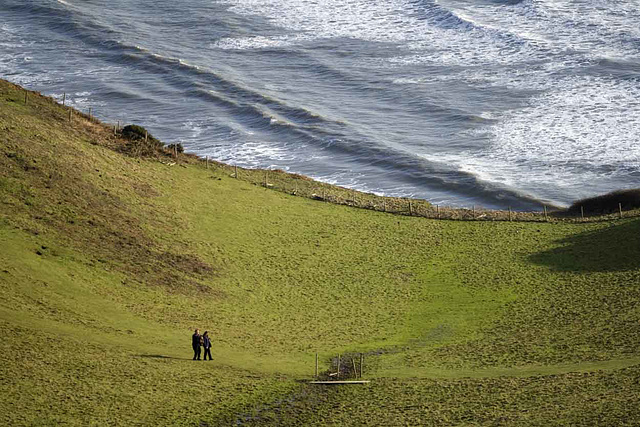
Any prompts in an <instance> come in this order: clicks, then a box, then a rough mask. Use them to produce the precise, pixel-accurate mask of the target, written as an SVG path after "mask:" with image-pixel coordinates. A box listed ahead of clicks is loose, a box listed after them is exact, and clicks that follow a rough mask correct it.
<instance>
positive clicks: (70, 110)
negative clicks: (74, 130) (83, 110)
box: [69, 108, 73, 123]
mask: <svg viewBox="0 0 640 427" xmlns="http://www.w3.org/2000/svg"><path fill="white" fill-rule="evenodd" d="M72 111H73V110H72V109H71V108H69V123H71V112H72Z"/></svg>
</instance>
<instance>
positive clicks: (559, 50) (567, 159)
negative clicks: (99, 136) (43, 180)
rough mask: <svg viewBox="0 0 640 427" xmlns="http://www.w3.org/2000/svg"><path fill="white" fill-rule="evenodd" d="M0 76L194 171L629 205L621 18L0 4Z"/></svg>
mask: <svg viewBox="0 0 640 427" xmlns="http://www.w3.org/2000/svg"><path fill="white" fill-rule="evenodd" d="M0 77H2V78H5V79H7V80H10V81H12V82H15V83H18V84H21V85H23V86H25V87H27V88H28V89H33V90H37V91H40V92H42V93H43V94H46V95H50V96H53V97H55V98H56V99H58V100H59V101H62V98H63V96H64V97H65V102H66V103H67V105H72V106H74V107H76V108H78V109H80V110H82V111H88V109H89V108H91V109H92V112H93V114H95V115H96V116H97V117H98V118H100V119H102V120H103V121H105V122H108V123H116V122H117V121H120V123H136V124H140V125H142V126H145V127H146V128H147V129H149V131H150V132H151V133H152V134H153V135H154V136H156V137H158V138H160V139H162V140H163V141H165V142H167V143H177V142H179V143H181V144H183V145H184V147H185V149H186V150H187V151H189V152H192V153H195V154H198V155H200V156H209V157H210V158H212V159H216V160H219V161H222V162H226V163H229V164H234V165H238V166H242V167H255V168H258V167H259V168H273V169H283V170H287V171H290V172H295V173H301V174H304V175H307V176H310V177H313V178H315V179H318V180H320V181H323V182H328V183H333V184H337V185H341V186H345V187H349V188H354V189H358V190H362V191H367V192H373V193H376V194H381V195H389V196H401V197H415V198H424V199H427V200H429V201H431V202H433V203H437V204H439V205H446V206H454V207H470V206H482V207H486V208H494V209H506V208H507V207H511V208H512V209H517V210H540V209H542V205H545V204H546V205H556V206H566V205H568V204H570V203H571V202H572V201H574V200H576V199H578V198H583V197H589V196H593V195H596V194H601V193H606V192H609V191H612V190H617V189H624V188H637V187H640V0H627V1H619V0H564V1H560V0H522V1H518V0H179V1H176V0H173V1H169V0H135V1H134V0H109V1H104V0H0Z"/></svg>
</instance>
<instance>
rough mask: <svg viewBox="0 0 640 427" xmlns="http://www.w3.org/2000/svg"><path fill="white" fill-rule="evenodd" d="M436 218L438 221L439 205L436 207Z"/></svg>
mask: <svg viewBox="0 0 640 427" xmlns="http://www.w3.org/2000/svg"><path fill="white" fill-rule="evenodd" d="M436 217H437V218H438V219H440V205H436Z"/></svg>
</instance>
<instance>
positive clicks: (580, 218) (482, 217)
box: [24, 90, 640, 222]
mask: <svg viewBox="0 0 640 427" xmlns="http://www.w3.org/2000/svg"><path fill="white" fill-rule="evenodd" d="M28 95H29V91H26V90H25V96H24V102H25V104H27V103H28ZM49 99H51V100H52V101H54V102H58V103H60V104H62V106H63V107H67V109H68V120H69V122H71V123H72V122H73V121H74V120H76V119H77V118H84V119H86V120H88V121H90V122H93V123H96V124H99V125H102V126H104V127H105V129H112V130H111V131H110V132H113V135H114V136H116V137H118V136H119V134H120V131H121V130H122V126H121V122H120V121H117V120H111V121H112V124H107V123H104V122H102V121H100V120H98V119H97V118H96V117H95V110H94V109H93V108H92V107H87V113H83V112H80V111H78V110H75V109H74V108H72V107H70V106H68V105H67V95H66V93H63V95H62V97H58V98H53V97H50V98H49ZM106 120H110V119H108V118H107V119H106ZM123 124H124V122H122V125H123ZM144 142H145V143H146V142H147V135H145V138H144ZM168 147H169V149H166V153H167V154H169V155H170V156H172V157H173V158H174V159H176V160H178V159H179V158H181V159H183V160H187V159H189V160H194V159H196V160H197V161H198V162H201V163H203V166H204V167H206V168H215V169H219V170H221V171H222V172H224V173H226V174H228V175H229V176H231V177H234V178H236V179H239V180H243V181H247V182H250V183H252V184H255V185H260V186H263V187H265V188H270V189H272V190H276V191H281V192H283V193H287V194H291V195H295V196H299V197H305V198H309V199H314V200H318V201H324V202H327V203H333V204H337V205H345V206H351V207H356V208H360V209H369V210H373V211H378V212H386V213H391V214H396V215H405V216H415V217H423V218H431V219H448V220H464V221H520V222H523V221H524V222H598V221H611V220H614V219H622V218H623V217H625V218H631V217H640V209H633V210H626V211H623V205H622V204H621V203H618V211H617V212H616V213H611V214H608V215H597V216H585V212H584V209H582V208H581V209H580V213H579V214H576V215H571V214H570V213H569V212H568V211H566V210H557V209H556V210H549V209H548V207H547V206H544V205H541V206H540V211H537V212H521V211H514V210H512V209H511V208H509V209H508V210H492V209H484V208H481V207H477V206H472V207H471V208H452V207H446V206H439V205H434V204H431V203H429V202H428V201H426V200H424V199H412V198H403V197H388V196H380V195H376V194H373V193H364V192H361V191H357V190H352V189H348V188H344V187H340V186H336V185H332V184H326V183H322V182H319V181H314V180H313V179H311V178H308V177H305V176H302V175H297V174H291V173H288V172H285V171H282V170H279V169H273V170H269V169H248V168H242V167H238V166H234V165H228V164H224V163H220V162H217V161H213V160H210V159H209V158H208V157H205V158H199V157H197V156H195V155H193V154H181V153H179V152H178V144H172V145H169V146H168ZM129 154H131V155H134V156H142V155H145V150H142V149H141V147H140V146H136V147H134V149H133V151H130V152H129Z"/></svg>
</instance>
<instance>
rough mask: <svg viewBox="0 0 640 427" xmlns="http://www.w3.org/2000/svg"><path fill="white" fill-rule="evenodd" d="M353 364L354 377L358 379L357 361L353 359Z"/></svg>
mask: <svg viewBox="0 0 640 427" xmlns="http://www.w3.org/2000/svg"><path fill="white" fill-rule="evenodd" d="M351 364H352V365H353V377H354V378H358V371H357V370H356V361H355V360H353V357H352V358H351Z"/></svg>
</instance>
